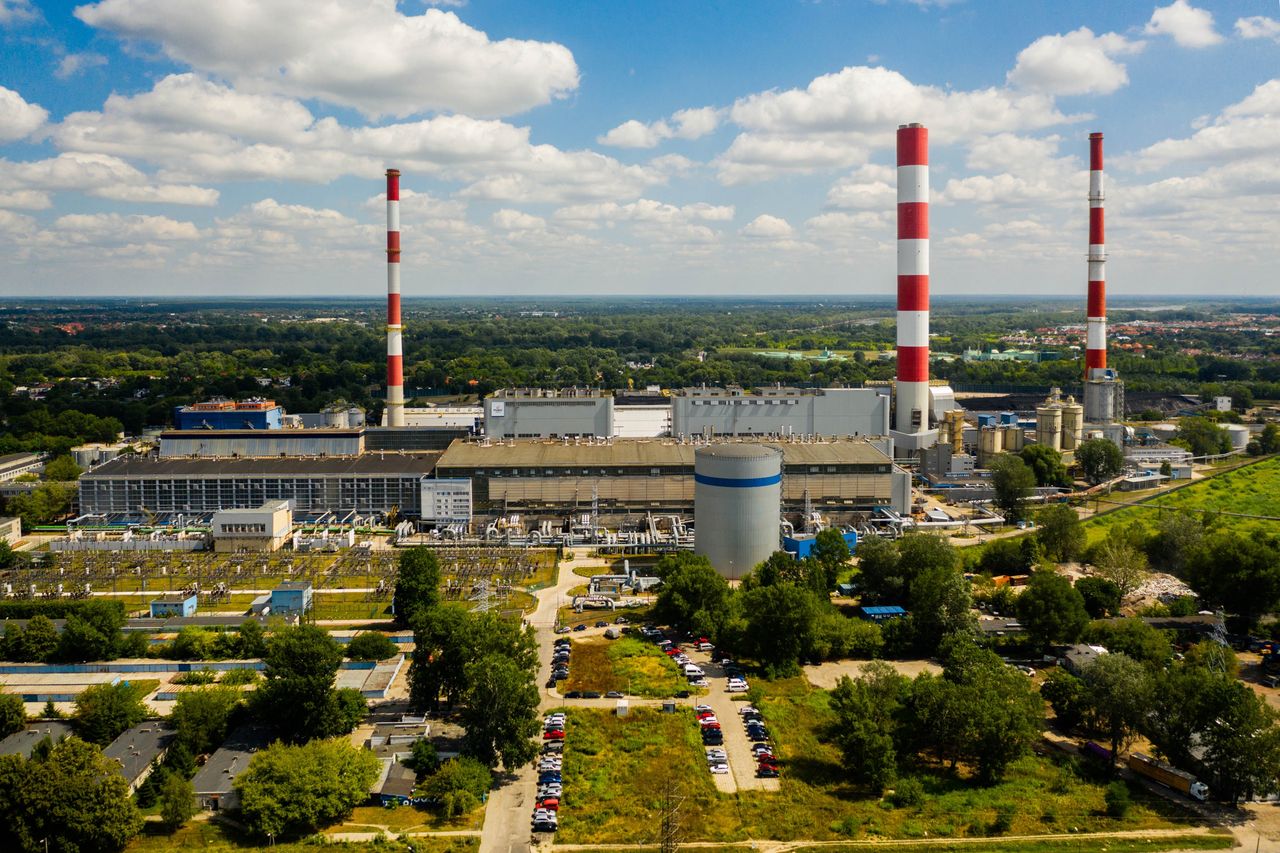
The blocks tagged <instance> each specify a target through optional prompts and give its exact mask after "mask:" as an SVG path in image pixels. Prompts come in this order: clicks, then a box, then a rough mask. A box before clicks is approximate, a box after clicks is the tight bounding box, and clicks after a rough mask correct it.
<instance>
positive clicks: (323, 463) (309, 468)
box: [80, 452, 440, 480]
mask: <svg viewBox="0 0 1280 853" xmlns="http://www.w3.org/2000/svg"><path fill="white" fill-rule="evenodd" d="M439 456H440V454H439V453H415V454H413V455H401V454H399V453H378V452H375V453H365V454H363V455H361V456H324V457H310V456H306V457H302V456H294V457H281V458H278V459H277V458H270V459H240V458H234V459H233V458H213V459H185V458H184V459H175V458H166V459H152V458H150V457H140V456H120V457H117V458H115V459H112V460H111V461H110V462H104V463H103V464H102V465H99V466H98V467H97V468H94V469H93V470H92V471H89V472H87V473H85V474H83V475H82V476H81V477H80V479H81V480H107V479H111V478H113V477H174V478H186V477H252V476H289V475H298V474H300V475H303V476H321V477H323V476H330V477H339V476H343V475H357V474H363V475H370V474H408V475H419V476H421V475H423V474H430V473H431V471H432V470H433V469H434V468H435V467H436V461H437V459H438V458H439Z"/></svg>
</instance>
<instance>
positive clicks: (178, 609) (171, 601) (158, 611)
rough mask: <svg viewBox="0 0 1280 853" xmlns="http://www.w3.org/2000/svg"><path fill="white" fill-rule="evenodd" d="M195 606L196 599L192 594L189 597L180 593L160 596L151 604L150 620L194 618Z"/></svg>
mask: <svg viewBox="0 0 1280 853" xmlns="http://www.w3.org/2000/svg"><path fill="white" fill-rule="evenodd" d="M196 606H197V598H196V594H195V593H194V592H193V593H191V594H190V595H184V594H183V593H180V592H175V593H172V594H170V595H162V596H160V597H159V598H156V599H153V600H152V602H151V618H152V619H167V618H169V617H171V616H195V615H196Z"/></svg>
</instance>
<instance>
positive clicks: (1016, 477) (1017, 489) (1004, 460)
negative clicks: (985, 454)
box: [987, 453, 1036, 521]
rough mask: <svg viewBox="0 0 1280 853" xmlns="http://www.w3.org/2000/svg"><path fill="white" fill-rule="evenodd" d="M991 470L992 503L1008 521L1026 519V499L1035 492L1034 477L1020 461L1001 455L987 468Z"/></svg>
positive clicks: (1008, 455)
mask: <svg viewBox="0 0 1280 853" xmlns="http://www.w3.org/2000/svg"><path fill="white" fill-rule="evenodd" d="M987 467H988V468H990V469H991V487H992V488H993V489H995V498H994V499H993V500H992V503H994V504H995V505H996V507H998V508H999V509H1000V511H1001V512H1002V513H1003V514H1004V517H1005V518H1006V519H1007V520H1009V521H1022V520H1023V519H1025V518H1026V517H1027V499H1028V498H1030V497H1031V494H1032V492H1033V491H1034V490H1035V486H1036V477H1035V474H1033V473H1032V472H1031V469H1030V468H1028V467H1027V466H1026V463H1024V462H1023V461H1022V460H1021V459H1019V458H1018V457H1017V456H1013V455H1011V454H1008V453H1002V454H1000V455H999V456H997V457H996V458H995V459H992V460H991V462H990V464H989V465H988V466H987Z"/></svg>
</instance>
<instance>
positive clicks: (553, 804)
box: [538, 797, 560, 812]
mask: <svg viewBox="0 0 1280 853" xmlns="http://www.w3.org/2000/svg"><path fill="white" fill-rule="evenodd" d="M538 808H540V809H550V810H551V811H553V812H556V811H559V810H560V798H559V797H543V798H542V799H540V800H538Z"/></svg>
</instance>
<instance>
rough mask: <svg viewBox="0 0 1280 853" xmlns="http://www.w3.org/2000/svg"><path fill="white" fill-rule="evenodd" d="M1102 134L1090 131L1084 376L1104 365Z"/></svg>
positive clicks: (1104, 302) (1105, 292) (1105, 295)
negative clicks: (1087, 300)
mask: <svg viewBox="0 0 1280 853" xmlns="http://www.w3.org/2000/svg"><path fill="white" fill-rule="evenodd" d="M1102 200H1103V189H1102V134H1101V133H1091V134H1089V311H1088V315H1087V320H1086V321H1085V322H1086V332H1085V351H1084V378H1085V379H1091V378H1092V376H1093V371H1094V370H1095V369H1098V368H1104V367H1106V366H1107V274H1106V268H1107V246H1106V235H1105V232H1104V228H1103V218H1104V217H1103V212H1102V211H1103V208H1102Z"/></svg>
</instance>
